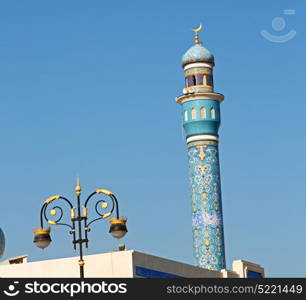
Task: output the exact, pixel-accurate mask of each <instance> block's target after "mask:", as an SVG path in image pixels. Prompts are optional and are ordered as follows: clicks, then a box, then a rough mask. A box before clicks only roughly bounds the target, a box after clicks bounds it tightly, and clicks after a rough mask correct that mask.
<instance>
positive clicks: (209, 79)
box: [206, 76, 214, 86]
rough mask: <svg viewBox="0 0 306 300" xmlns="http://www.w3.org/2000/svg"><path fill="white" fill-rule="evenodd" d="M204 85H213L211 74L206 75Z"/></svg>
mask: <svg viewBox="0 0 306 300" xmlns="http://www.w3.org/2000/svg"><path fill="white" fill-rule="evenodd" d="M206 85H208V86H213V85H214V83H213V77H212V76H207V77H206Z"/></svg>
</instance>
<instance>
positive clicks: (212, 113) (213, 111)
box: [210, 107, 216, 119]
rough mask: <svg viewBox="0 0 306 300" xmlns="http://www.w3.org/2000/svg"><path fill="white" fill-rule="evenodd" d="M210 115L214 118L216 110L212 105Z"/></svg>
mask: <svg viewBox="0 0 306 300" xmlns="http://www.w3.org/2000/svg"><path fill="white" fill-rule="evenodd" d="M210 117H211V118H212V119H216V111H215V109H214V108H213V107H212V108H211V109H210Z"/></svg>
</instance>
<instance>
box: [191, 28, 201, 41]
mask: <svg viewBox="0 0 306 300" xmlns="http://www.w3.org/2000/svg"><path fill="white" fill-rule="evenodd" d="M192 30H193V31H194V32H195V37H194V43H195V44H196V45H198V44H201V42H200V41H199V32H200V31H201V30H202V24H200V26H199V27H198V28H195V29H192Z"/></svg>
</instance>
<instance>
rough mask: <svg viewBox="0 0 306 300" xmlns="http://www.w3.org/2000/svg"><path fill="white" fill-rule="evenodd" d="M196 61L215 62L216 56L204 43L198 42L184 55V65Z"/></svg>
mask: <svg viewBox="0 0 306 300" xmlns="http://www.w3.org/2000/svg"><path fill="white" fill-rule="evenodd" d="M194 62H207V63H211V64H214V56H213V55H212V54H211V53H210V52H209V51H208V50H207V49H206V48H204V47H203V46H202V45H200V44H196V45H194V46H192V47H191V48H190V49H189V50H188V51H187V52H186V53H185V54H184V56H183V59H182V65H183V67H184V66H186V65H187V64H190V63H194Z"/></svg>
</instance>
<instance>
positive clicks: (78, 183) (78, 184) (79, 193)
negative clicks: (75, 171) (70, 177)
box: [75, 175, 82, 196]
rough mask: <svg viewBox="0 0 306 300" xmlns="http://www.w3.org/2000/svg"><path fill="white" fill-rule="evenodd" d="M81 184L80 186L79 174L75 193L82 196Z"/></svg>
mask: <svg viewBox="0 0 306 300" xmlns="http://www.w3.org/2000/svg"><path fill="white" fill-rule="evenodd" d="M81 190H82V189H81V186H80V176H79V175H78V176H77V185H76V187H75V193H76V195H77V196H80V195H81Z"/></svg>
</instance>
